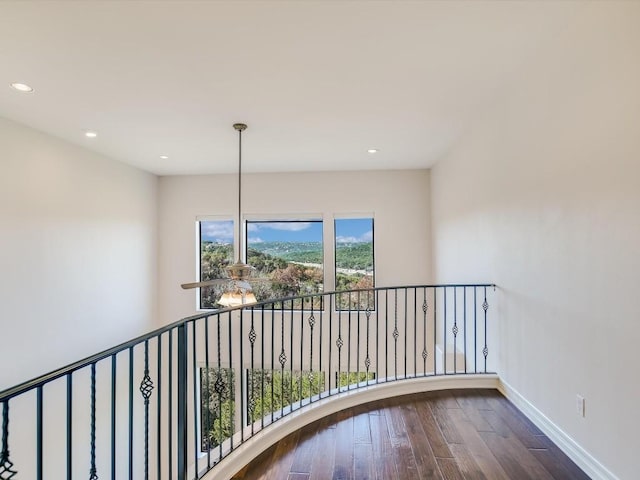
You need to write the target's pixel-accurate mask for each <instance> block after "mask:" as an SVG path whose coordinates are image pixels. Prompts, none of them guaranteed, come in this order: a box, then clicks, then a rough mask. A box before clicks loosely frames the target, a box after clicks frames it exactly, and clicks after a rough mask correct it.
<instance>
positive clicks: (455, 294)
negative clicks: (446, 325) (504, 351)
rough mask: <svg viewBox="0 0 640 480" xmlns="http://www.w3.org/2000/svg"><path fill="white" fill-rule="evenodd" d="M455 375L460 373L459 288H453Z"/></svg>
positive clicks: (452, 331) (452, 330)
mask: <svg viewBox="0 0 640 480" xmlns="http://www.w3.org/2000/svg"><path fill="white" fill-rule="evenodd" d="M451 333H453V373H458V365H457V360H458V287H453V328H452V329H451Z"/></svg>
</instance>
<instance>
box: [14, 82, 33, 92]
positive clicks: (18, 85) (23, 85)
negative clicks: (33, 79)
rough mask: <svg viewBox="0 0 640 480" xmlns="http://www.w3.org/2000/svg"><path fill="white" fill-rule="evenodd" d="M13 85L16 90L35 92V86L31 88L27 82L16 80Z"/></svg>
mask: <svg viewBox="0 0 640 480" xmlns="http://www.w3.org/2000/svg"><path fill="white" fill-rule="evenodd" d="M11 87H12V88H13V89H14V90H17V91H19V92H22V93H31V92H33V88H31V87H30V86H29V85H27V84H26V83H19V82H15V83H12V84H11Z"/></svg>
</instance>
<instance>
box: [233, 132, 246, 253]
mask: <svg viewBox="0 0 640 480" xmlns="http://www.w3.org/2000/svg"><path fill="white" fill-rule="evenodd" d="M233 128H235V129H236V130H237V131H238V263H241V262H242V253H243V252H242V243H243V242H242V132H243V131H244V130H246V129H247V126H246V125H245V124H244V123H234V124H233Z"/></svg>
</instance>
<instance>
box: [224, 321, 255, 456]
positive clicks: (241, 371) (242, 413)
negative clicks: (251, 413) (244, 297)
mask: <svg viewBox="0 0 640 480" xmlns="http://www.w3.org/2000/svg"><path fill="white" fill-rule="evenodd" d="M251 311H252V312H253V308H252V309H251ZM243 312H244V310H239V311H238V315H240V333H239V335H238V338H239V339H240V361H239V362H238V375H237V377H238V378H239V379H240V422H239V423H240V444H242V442H244V423H245V422H244V421H243V418H244V416H245V414H246V411H245V406H244V403H245V398H244V377H245V372H244V335H243V332H244V330H243V328H242V326H243V324H244V315H243ZM231 332H232V330H231V324H229V358H231V342H232V338H231ZM229 375H231V376H232V379H233V380H234V381H233V382H231V383H232V388H233V391H235V378H236V377H235V375H234V369H232V368H231V369H229ZM247 378H248V377H247ZM234 403H235V402H234ZM235 414H236V412H235V411H234V415H235ZM234 426H235V421H234ZM231 449H232V450H233V434H232V435H231Z"/></svg>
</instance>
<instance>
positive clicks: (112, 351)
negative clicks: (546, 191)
mask: <svg viewBox="0 0 640 480" xmlns="http://www.w3.org/2000/svg"><path fill="white" fill-rule="evenodd" d="M454 287H455V288H463V287H466V288H473V287H487V288H494V289H495V288H496V285H495V284H493V283H475V284H474V283H448V284H429V285H403V286H390V287H374V288H366V289H359V290H340V291H332V292H321V293H312V294H307V295H300V296H293V297H285V298H278V299H270V300H265V301H261V302H258V303H254V304H251V305H250V306H238V307H230V308H224V309H219V310H210V311H207V312H204V313H199V314H196V315H192V316H190V317H185V318H182V319H180V320H178V321H176V322H173V323H171V324H169V325H166V326H164V327H161V328H158V329H156V330H153V331H151V332H149V333H146V334H144V335H140V336H138V337H136V338H133V339H132V340H129V341H127V342H124V343H121V344H120V345H116V346H115V347H111V348H108V349H106V350H104V351H102V352H100V353H97V354H95V355H91V356H89V357H87V358H85V359H83V360H79V361H77V362H74V363H71V364H69V365H67V366H65V367H62V368H59V369H57V370H53V371H51V372H49V373H47V374H45V375H41V376H39V377H36V378H34V379H31V380H28V381H26V382H23V383H21V384H19V385H16V386H14V387H11V388H8V389H6V390H4V391H2V392H0V403H2V402H7V401H9V400H10V399H12V398H14V397H16V396H18V395H21V394H23V393H26V392H28V391H30V390H34V389H36V388H38V387H41V386H44V385H46V384H47V383H49V382H52V381H53V380H56V379H58V378H60V377H64V376H65V375H68V374H70V373H73V372H75V371H78V370H81V369H83V368H86V367H88V366H90V365H92V364H95V363H97V362H99V361H101V360H104V359H106V358H109V357H111V356H113V355H117V354H118V353H120V352H123V351H125V350H128V349H130V348H133V347H135V346H137V345H140V344H141V343H143V342H145V341H147V340H150V339H152V338H156V337H159V336H161V335H163V334H165V333H166V332H169V331H171V330H173V329H175V328H178V327H180V326H182V325H185V324H187V323H191V322H195V321H197V320H201V319H204V318H207V317H211V316H213V315H220V314H223V313H229V312H232V311H234V310H243V309H256V308H261V307H263V306H265V305H272V304H274V303H280V302H282V303H284V302H291V301H294V300H301V299H302V300H304V299H308V298H313V297H319V296H329V295H336V294H340V295H342V294H348V293H355V292H375V291H382V290H405V289H409V290H410V289H419V288H420V289H421V288H434V289H437V288H454Z"/></svg>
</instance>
